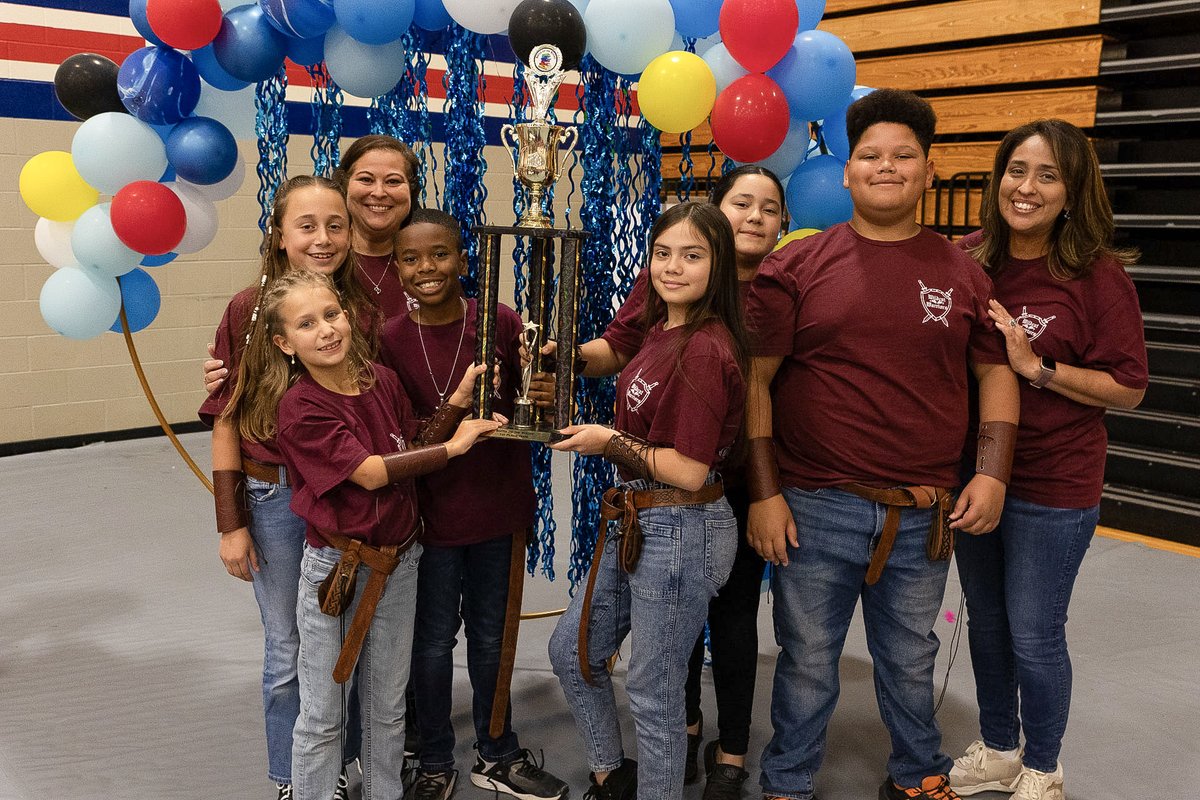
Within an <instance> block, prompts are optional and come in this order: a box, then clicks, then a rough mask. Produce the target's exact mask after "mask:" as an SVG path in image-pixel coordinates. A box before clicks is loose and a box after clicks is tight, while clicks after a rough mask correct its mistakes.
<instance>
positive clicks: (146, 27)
mask: <svg viewBox="0 0 1200 800" xmlns="http://www.w3.org/2000/svg"><path fill="white" fill-rule="evenodd" d="M129 19H131V20H132V21H133V27H134V28H137V32H138V33H140V34H141V35H142V38H143V39H145V40H146V41H148V42H149V43H150V44H152V45H156V46H158V47H166V46H167V43H166V42H164V41H163V40H162V39H160V38H158V34H157V33H155V32H154V28H152V27H150V20H148V19H147V18H146V0H129Z"/></svg>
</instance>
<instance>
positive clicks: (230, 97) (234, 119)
mask: <svg viewBox="0 0 1200 800" xmlns="http://www.w3.org/2000/svg"><path fill="white" fill-rule="evenodd" d="M192 116H196V117H212V118H213V119H215V120H216V121H217V122H220V123H221V124H222V125H224V126H225V127H226V128H229V132H230V133H232V134H233V138H235V139H256V138H257V137H258V134H257V133H256V132H255V130H254V121H255V118H256V112H255V110H254V84H251V85H249V86H247V87H246V88H244V89H238V90H236V91H232V92H226V91H222V90H221V89H218V88H216V87H215V86H213V85H212V84H211V83H209V82H208V81H200V102H198V103H196V110H195V111H193V112H192ZM159 174H160V175H161V174H162V173H159Z"/></svg>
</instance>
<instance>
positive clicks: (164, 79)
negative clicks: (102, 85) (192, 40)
mask: <svg viewBox="0 0 1200 800" xmlns="http://www.w3.org/2000/svg"><path fill="white" fill-rule="evenodd" d="M117 91H118V92H119V93H120V95H121V102H122V103H124V104H125V108H127V109H128V110H129V113H130V114H133V115H134V116H135V117H137V118H138V119H140V120H141V121H142V122H149V123H150V124H151V125H171V124H174V123H176V122H179V120H181V119H183V118H184V117H186V116H187V115H188V114H191V113H192V109H194V108H195V107H196V101H197V100H199V99H200V73H199V72H197V71H196V65H195V64H193V63H192V62H191V61H190V60H189V59H187V58H185V57H184V56H183V55H182V54H181V53H180V52H179V51H178V50H172V49H170V48H169V47H154V46H151V47H143V48H142V49H141V50H134V51H133V52H132V53H130V54H129V55H128V56H127V57H126V59H125V61H124V62H123V63H122V64H121V70H120V72H118V73H117Z"/></svg>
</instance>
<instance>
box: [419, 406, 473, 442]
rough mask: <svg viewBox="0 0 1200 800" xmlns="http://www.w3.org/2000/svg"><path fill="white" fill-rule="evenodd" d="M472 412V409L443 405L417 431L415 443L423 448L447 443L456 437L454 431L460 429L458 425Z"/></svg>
mask: <svg viewBox="0 0 1200 800" xmlns="http://www.w3.org/2000/svg"><path fill="white" fill-rule="evenodd" d="M470 410H471V409H470V408H459V407H458V406H456V405H453V404H451V403H442V404H441V405H440V406H438V407H437V410H436V411H434V412H433V416H431V417H430V418H429V419H427V420H425V424H424V425H422V426H421V429H420V430H419V431H417V436H416V438H415V439H414V440H413V442H414V443H415V444H416V445H417V446H418V447H421V446H423V445H427V444H438V443H439V442H444V441H446V440H447V439H449V438H450V437H451V436H453V435H454V429H455V428H457V427H458V423H460V422H462V421H463V420H464V419H466V417H467V413H468V412H469V411H470Z"/></svg>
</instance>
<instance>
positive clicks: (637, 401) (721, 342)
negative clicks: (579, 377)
mask: <svg viewBox="0 0 1200 800" xmlns="http://www.w3.org/2000/svg"><path fill="white" fill-rule="evenodd" d="M745 402H746V384H745V381H744V379H743V377H742V373H741V370H740V369H738V365H737V361H736V359H735V358H734V356H733V350H732V348H731V347H730V342H729V333H728V332H727V331H726V330H725V328H724V326H723V325H721V324H720V323H718V322H715V321H714V322H711V323H709V324H707V325H705V326H703V327H701V328H700V329H699V330H697V331H695V332H694V333H693V334H692V335H691V336H689V337H687V338H686V339H684V338H683V328H681V327H675V328H672V329H671V330H663V327H662V323H659V324H658V325H655V326H654V327H653V328H651V329H650V331H649V333H647V334H646V337H645V339H644V341H643V342H642V345H641V348H640V349H639V350H638V351H637V354H636V355H635V356H634V357H633V358H631V359H630V360H629V363H628V364H626V365H625V368H624V369H623V370H621V375H620V378H618V380H617V418H616V423H615V425H616V428H617V429H618V430H620V431H624V432H625V433H630V434H633V435H634V436H638V437H641V438H643V439H645V440H646V441H648V442H649V443H650V444H652V445H654V446H656V447H670V448H674V449H675V450H676V451H678V452H679V453H680V454H681V455H685V456H687V457H688V458H691V459H694V460H696V461H699V462H700V463H702V464H707V465H708V467H709V469H717V468H719V467H720V464H721V460H722V459H723V458H724V457H725V455H726V453H727V452H728V450H729V447H730V446H731V445H732V444H733V441H734V439H735V438H736V436H737V434H738V431H739V430H740V429H741V425H742V416H743V414H744V413H745ZM622 477H624V478H625V479H626V480H628V479H629V477H630V476H628V475H624V474H622Z"/></svg>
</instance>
